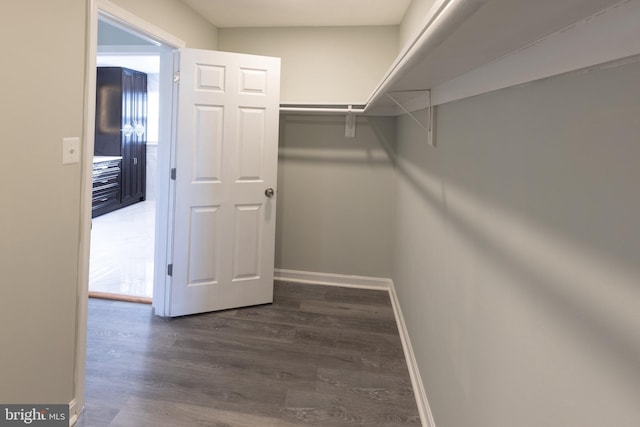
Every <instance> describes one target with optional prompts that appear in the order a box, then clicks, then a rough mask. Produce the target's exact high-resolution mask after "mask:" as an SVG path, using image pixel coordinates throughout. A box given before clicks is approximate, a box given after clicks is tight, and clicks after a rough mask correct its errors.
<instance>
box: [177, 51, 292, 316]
mask: <svg viewBox="0 0 640 427" xmlns="http://www.w3.org/2000/svg"><path fill="white" fill-rule="evenodd" d="M179 63H180V79H179V83H178V92H179V93H178V118H177V129H176V132H175V134H176V138H177V143H176V153H175V159H176V160H175V167H176V173H175V196H174V197H175V199H174V206H175V208H174V209H175V212H174V230H173V257H172V277H171V280H170V283H171V285H170V286H171V288H170V289H171V291H170V301H169V313H168V314H169V316H181V315H186V314H193V313H201V312H206V311H214V310H222V309H227V308H234V307H241V306H248V305H256V304H264V303H269V302H272V301H273V264H274V246H275V214H276V196H275V188H276V183H277V171H276V169H277V156H278V152H277V151H278V120H279V98H280V59H279V58H269V57H262V56H254V55H241V54H234V53H227V52H214V51H205V50H195V49H181V50H180V53H179Z"/></svg>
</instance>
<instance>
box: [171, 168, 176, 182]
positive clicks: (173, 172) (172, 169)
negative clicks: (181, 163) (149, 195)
mask: <svg viewBox="0 0 640 427" xmlns="http://www.w3.org/2000/svg"><path fill="white" fill-rule="evenodd" d="M171 179H172V180H174V181H175V180H176V168H171Z"/></svg>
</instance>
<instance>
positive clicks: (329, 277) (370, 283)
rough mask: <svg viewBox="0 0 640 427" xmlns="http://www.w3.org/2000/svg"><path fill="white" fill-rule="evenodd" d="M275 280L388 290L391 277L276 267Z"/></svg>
mask: <svg viewBox="0 0 640 427" xmlns="http://www.w3.org/2000/svg"><path fill="white" fill-rule="evenodd" d="M274 278H275V280H280V281H283V282H293V283H304V284H309V285H328V286H342V287H345V288H362V289H382V290H388V289H389V287H390V286H391V279H385V278H380V277H365V276H349V275H345V274H332V273H315V272H311V271H298V270H283V269H279V268H276V269H275V272H274Z"/></svg>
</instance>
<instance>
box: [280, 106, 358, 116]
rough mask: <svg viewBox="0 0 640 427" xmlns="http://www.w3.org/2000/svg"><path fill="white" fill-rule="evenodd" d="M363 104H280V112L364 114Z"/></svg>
mask: <svg viewBox="0 0 640 427" xmlns="http://www.w3.org/2000/svg"><path fill="white" fill-rule="evenodd" d="M365 108H366V105H364V104H357V105H355V104H280V111H281V112H284V113H335V114H347V113H356V114H361V113H364V110H365Z"/></svg>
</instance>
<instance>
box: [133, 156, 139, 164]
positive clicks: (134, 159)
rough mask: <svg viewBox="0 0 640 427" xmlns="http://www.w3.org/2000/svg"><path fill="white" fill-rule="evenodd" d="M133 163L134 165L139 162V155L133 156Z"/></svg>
mask: <svg viewBox="0 0 640 427" xmlns="http://www.w3.org/2000/svg"><path fill="white" fill-rule="evenodd" d="M133 164H134V166H135V165H137V164H138V158H137V157H134V158H133Z"/></svg>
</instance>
